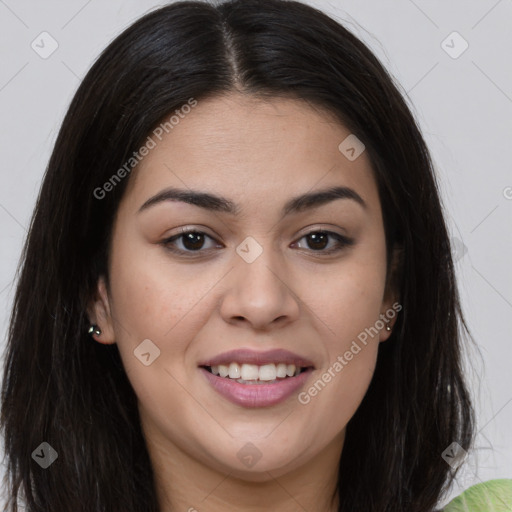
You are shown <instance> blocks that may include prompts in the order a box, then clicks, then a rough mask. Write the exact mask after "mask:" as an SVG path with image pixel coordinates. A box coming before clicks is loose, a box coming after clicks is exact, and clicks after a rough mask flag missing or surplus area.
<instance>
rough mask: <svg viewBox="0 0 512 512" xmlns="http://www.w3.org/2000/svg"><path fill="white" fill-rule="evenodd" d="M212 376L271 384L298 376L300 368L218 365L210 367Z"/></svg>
mask: <svg viewBox="0 0 512 512" xmlns="http://www.w3.org/2000/svg"><path fill="white" fill-rule="evenodd" d="M211 371H212V373H213V374H214V375H219V376H220V377H229V378H230V379H235V380H238V382H240V381H242V383H246V382H249V381H253V382H254V381H258V380H259V381H264V382H271V381H275V380H276V379H284V378H285V377H294V376H297V375H299V374H300V372H301V367H300V366H295V365H294V364H288V365H287V364H285V363H279V364H277V365H276V364H273V363H270V364H264V365H261V366H258V365H256V364H238V363H230V364H229V365H225V364H219V365H214V366H212V367H211Z"/></svg>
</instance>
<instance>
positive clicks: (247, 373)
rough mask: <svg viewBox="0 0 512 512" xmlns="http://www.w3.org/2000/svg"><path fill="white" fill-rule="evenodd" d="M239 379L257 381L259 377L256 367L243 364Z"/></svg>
mask: <svg viewBox="0 0 512 512" xmlns="http://www.w3.org/2000/svg"><path fill="white" fill-rule="evenodd" d="M230 377H231V375H230ZM240 377H241V379H242V380H257V379H258V377H259V368H258V365H256V364H243V365H242V366H241V369H240Z"/></svg>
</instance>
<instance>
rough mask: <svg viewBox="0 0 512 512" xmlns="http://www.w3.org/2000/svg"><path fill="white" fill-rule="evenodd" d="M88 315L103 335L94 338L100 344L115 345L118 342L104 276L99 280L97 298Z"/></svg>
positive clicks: (88, 310) (96, 335) (92, 323)
mask: <svg viewBox="0 0 512 512" xmlns="http://www.w3.org/2000/svg"><path fill="white" fill-rule="evenodd" d="M87 314H88V317H89V320H90V321H91V325H96V326H98V327H99V329H100V330H101V334H94V335H92V336H93V338H94V339H95V340H96V341H97V342H98V343H103V344H105V345H112V344H114V343H115V342H116V341H115V334H114V327H113V322H112V315H111V312H110V298H109V295H108V290H107V285H106V282H105V278H104V276H100V278H99V279H98V285H97V289H96V293H95V297H94V299H92V300H91V303H90V304H89V306H88V308H87Z"/></svg>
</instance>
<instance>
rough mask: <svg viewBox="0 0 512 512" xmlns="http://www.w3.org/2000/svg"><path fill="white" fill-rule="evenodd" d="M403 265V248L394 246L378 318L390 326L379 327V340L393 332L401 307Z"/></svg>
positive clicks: (385, 338) (386, 337) (383, 339)
mask: <svg viewBox="0 0 512 512" xmlns="http://www.w3.org/2000/svg"><path fill="white" fill-rule="evenodd" d="M402 265H403V248H402V246H396V247H395V248H394V249H393V252H392V255H391V263H390V265H389V271H388V274H387V276H386V289H385V291H384V299H383V301H382V310H381V315H380V318H381V319H382V320H383V322H384V323H385V324H386V325H388V326H389V327H391V330H390V331H388V330H387V329H386V327H384V328H383V329H381V331H380V335H379V341H386V340H387V339H388V338H389V337H390V336H391V333H392V332H393V326H394V325H395V322H396V318H397V316H398V314H399V311H400V310H401V309H402V305H401V304H400V294H399V284H400V276H401V273H402Z"/></svg>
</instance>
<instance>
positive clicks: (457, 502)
mask: <svg viewBox="0 0 512 512" xmlns="http://www.w3.org/2000/svg"><path fill="white" fill-rule="evenodd" d="M509 511H512V479H500V480H488V481H487V482H482V483H480V484H476V485H473V486H471V487H470V488H469V489H467V490H465V491H464V492H463V493H462V494H460V495H459V496H457V497H456V498H455V499H453V500H452V501H450V503H448V505H446V507H445V508H443V509H442V510H441V511H440V512H509Z"/></svg>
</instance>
